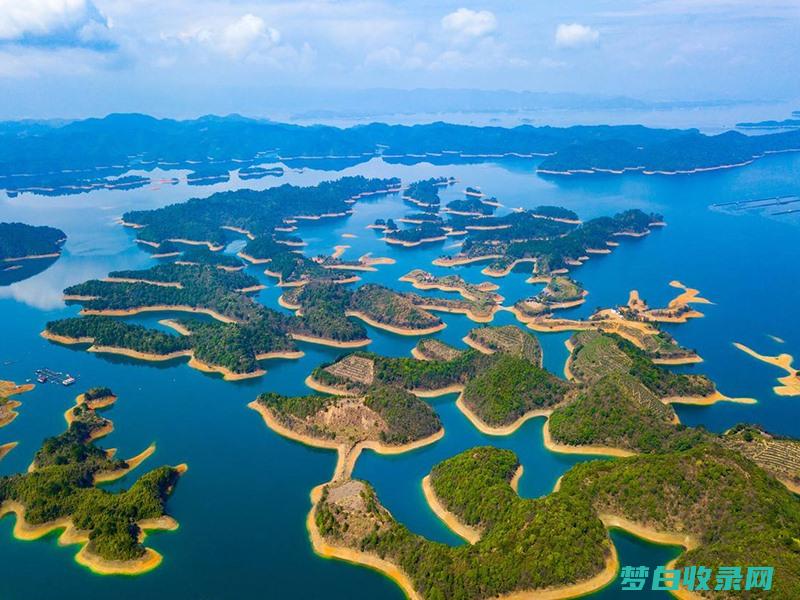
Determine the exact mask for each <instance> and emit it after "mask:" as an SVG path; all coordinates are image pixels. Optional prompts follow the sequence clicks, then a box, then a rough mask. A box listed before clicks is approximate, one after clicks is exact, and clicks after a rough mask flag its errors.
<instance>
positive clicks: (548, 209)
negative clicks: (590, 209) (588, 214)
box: [531, 206, 578, 221]
mask: <svg viewBox="0 0 800 600" xmlns="http://www.w3.org/2000/svg"><path fill="white" fill-rule="evenodd" d="M531 212H532V213H533V214H534V215H535V216H538V217H544V218H546V219H566V220H568V221H577V220H578V215H577V213H575V211H572V210H569V209H568V208H564V207H563V206H537V207H536V208H534V209H533V210H532V211H531Z"/></svg>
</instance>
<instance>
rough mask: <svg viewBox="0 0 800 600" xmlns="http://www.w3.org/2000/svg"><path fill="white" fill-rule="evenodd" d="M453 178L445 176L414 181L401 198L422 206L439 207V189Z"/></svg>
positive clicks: (450, 182)
mask: <svg viewBox="0 0 800 600" xmlns="http://www.w3.org/2000/svg"><path fill="white" fill-rule="evenodd" d="M453 182H454V180H452V179H449V178H447V177H438V178H435V179H433V178H432V179H424V180H422V181H415V182H413V183H411V184H410V185H409V186H408V189H407V190H406V191H405V192H404V194H403V198H404V199H406V200H409V201H411V202H413V203H414V204H416V205H418V206H421V207H423V208H435V209H436V210H438V209H439V202H440V200H439V190H440V189H441V188H442V187H445V186H447V185H450V184H452V183H453Z"/></svg>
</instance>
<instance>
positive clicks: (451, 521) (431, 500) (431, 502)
mask: <svg viewBox="0 0 800 600" xmlns="http://www.w3.org/2000/svg"><path fill="white" fill-rule="evenodd" d="M422 493H423V494H424V496H425V501H426V502H427V503H428V506H430V508H431V510H432V511H433V513H434V514H435V515H436V516H437V517H439V520H440V521H441V522H442V523H444V524H445V525H447V527H448V528H449V529H450V531H452V532H453V533H455V534H456V535H458V536H459V537H462V538H464V539H465V540H466V541H467V542H469V543H470V544H477V543H478V541H479V540H480V539H481V535H482V532H481V531H480V530H479V529H477V528H475V527H471V526H470V525H467V524H466V523H464V522H463V521H461V519H459V518H458V517H457V516H456V515H454V514H453V513H451V512H450V511H449V510H447V509H446V508H445V507H444V505H443V504H442V503H441V501H440V500H439V497H438V496H437V495H436V492H435V491H434V489H433V486H432V485H431V476H430V475H426V476H425V477H423V479H422Z"/></svg>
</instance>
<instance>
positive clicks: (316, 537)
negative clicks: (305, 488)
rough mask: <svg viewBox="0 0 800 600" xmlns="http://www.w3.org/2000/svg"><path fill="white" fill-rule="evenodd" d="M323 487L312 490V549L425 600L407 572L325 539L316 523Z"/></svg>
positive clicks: (308, 521)
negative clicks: (371, 572)
mask: <svg viewBox="0 0 800 600" xmlns="http://www.w3.org/2000/svg"><path fill="white" fill-rule="evenodd" d="M323 487H325V484H323V485H318V486H317V487H315V488H314V489H313V490H311V510H310V511H309V513H308V517H307V518H306V529H307V530H308V534H309V538H310V539H311V547H312V548H313V549H314V552H315V553H316V554H318V555H319V556H321V557H323V558H335V559H338V560H343V561H346V562H349V563H353V564H356V565H360V566H363V567H368V568H370V569H373V570H375V571H378V572H379V573H381V574H382V575H384V576H386V577H388V578H389V579H391V580H393V581H394V582H395V583H397V585H399V586H400V588H401V589H402V590H403V592H404V593H405V594H406V596H407V597H408V599H409V600H424V599H423V598H422V596H421V595H419V594H418V593H417V591H416V590H415V589H414V585H413V584H412V583H411V578H410V577H409V576H408V575H407V574H406V573H405V571H403V570H402V569H400V568H399V567H397V566H396V565H394V564H392V563H390V562H389V561H388V560H384V559H382V558H380V557H378V556H377V555H375V554H369V553H366V552H359V551H356V550H351V549H350V548H343V547H339V546H332V545H330V544H328V543H327V542H326V541H325V540H324V539H323V537H322V536H321V535H320V533H319V530H318V529H317V523H316V517H317V504H318V503H319V501H320V499H321V498H322V489H323Z"/></svg>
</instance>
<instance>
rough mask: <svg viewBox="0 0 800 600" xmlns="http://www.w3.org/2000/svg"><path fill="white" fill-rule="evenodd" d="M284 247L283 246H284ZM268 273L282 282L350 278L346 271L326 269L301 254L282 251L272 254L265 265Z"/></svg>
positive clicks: (291, 282) (292, 282)
mask: <svg viewBox="0 0 800 600" xmlns="http://www.w3.org/2000/svg"><path fill="white" fill-rule="evenodd" d="M284 248H285V246H284ZM267 271H268V272H269V273H268V274H275V276H276V277H280V282H281V283H282V284H296V283H307V282H310V281H340V280H343V279H350V278H351V277H352V276H353V274H352V273H350V272H348V271H337V270H335V269H326V268H324V267H322V266H321V265H319V264H318V263H316V262H314V261H313V260H311V259H308V258H306V257H305V256H303V255H302V254H296V253H294V252H288V251H285V250H284V251H282V252H279V253H276V254H273V255H272V257H271V260H270V262H269V264H268V265H267Z"/></svg>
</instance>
